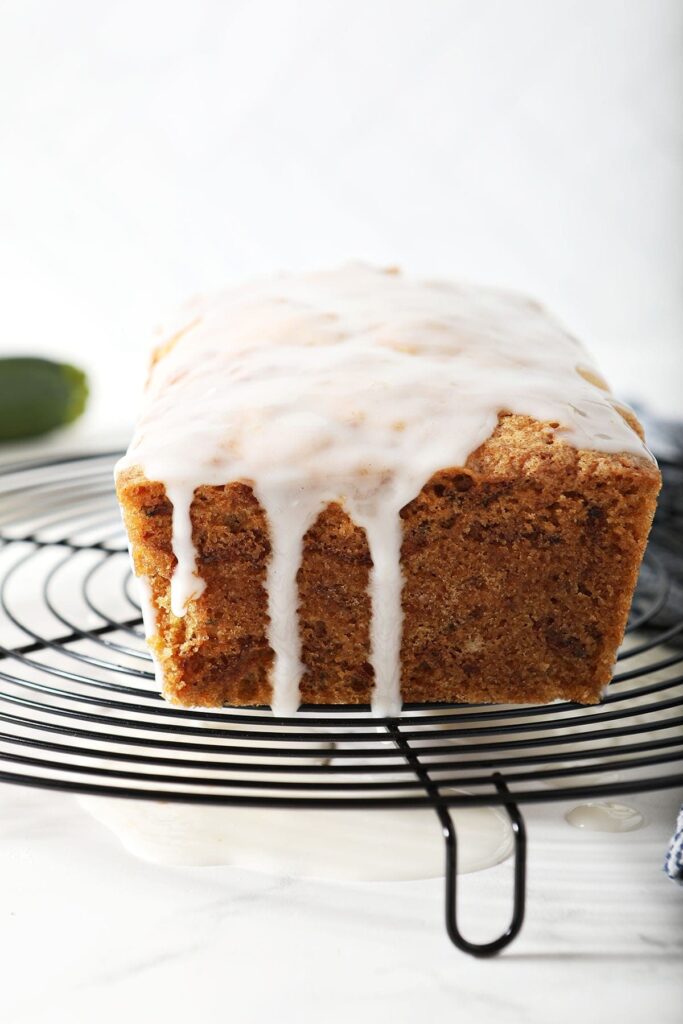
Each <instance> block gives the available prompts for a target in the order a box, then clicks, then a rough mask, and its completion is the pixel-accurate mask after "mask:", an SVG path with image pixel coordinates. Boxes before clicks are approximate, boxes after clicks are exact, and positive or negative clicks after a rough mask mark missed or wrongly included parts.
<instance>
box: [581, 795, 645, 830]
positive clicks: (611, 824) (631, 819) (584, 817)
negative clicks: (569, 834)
mask: <svg viewBox="0 0 683 1024" xmlns="http://www.w3.org/2000/svg"><path fill="white" fill-rule="evenodd" d="M565 819H566V820H567V821H568V822H569V824H570V825H573V826H574V828H581V829H586V830H587V831H588V832H635V831H636V829H639V828H642V827H643V825H644V824H645V818H644V817H643V815H642V814H641V813H640V811H638V810H636V808H635V807H629V806H628V804H618V803H614V802H611V801H608V802H606V803H587V804H579V805H578V807H572V809H571V810H570V811H567V813H566V814H565Z"/></svg>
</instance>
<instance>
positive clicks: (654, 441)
mask: <svg viewBox="0 0 683 1024" xmlns="http://www.w3.org/2000/svg"><path fill="white" fill-rule="evenodd" d="M636 410H637V412H638V416H639V418H640V420H641V422H642V423H643V426H644V427H645V434H646V436H647V440H648V444H649V445H650V447H651V448H652V451H653V452H654V453H655V455H657V456H658V457H659V458H660V459H669V460H671V461H673V462H677V463H681V462H683V422H680V421H673V420H662V419H658V418H657V417H655V416H651V415H650V414H649V413H648V411H647V410H646V409H642V408H638V407H637V406H636ZM666 500H667V493H666V481H665V485H664V490H663V491H662V495H661V499H660V504H663V503H665V502H666ZM653 546H654V548H655V551H656V549H657V544H656V540H655V538H654V537H653ZM663 555H664V556H665V557H666V561H667V565H668V566H669V568H670V570H671V574H672V577H673V579H672V585H671V591H670V593H669V600H668V601H667V607H666V608H665V609H662V612H663V617H662V619H661V621H657V620H653V625H656V626H660V627H663V628H667V627H669V626H673V625H675V624H676V623H677V622H680V620H681V615H682V614H683V560H682V559H681V558H680V555H678V556H677V555H675V554H674V553H672V552H671V551H667V552H663ZM651 585H652V583H651V581H650V579H649V577H648V568H647V566H644V567H643V572H642V573H641V577H640V579H639V581H638V589H639V591H640V592H641V594H643V595H645V594H646V593H647V591H648V589H649V588H650V586H651ZM682 641H683V635H681V634H679V635H678V636H677V637H674V638H672V641H671V642H672V643H673V644H674V645H675V646H679V645H680V644H681V642H682ZM664 871H665V872H666V874H667V875H668V877H669V878H670V879H671V880H672V882H677V883H678V884H679V885H683V807H682V808H681V811H680V814H679V815H678V821H677V822H676V831H675V832H674V834H673V837H672V839H671V843H670V844H669V849H668V850H667V853H666V857H665V858H664Z"/></svg>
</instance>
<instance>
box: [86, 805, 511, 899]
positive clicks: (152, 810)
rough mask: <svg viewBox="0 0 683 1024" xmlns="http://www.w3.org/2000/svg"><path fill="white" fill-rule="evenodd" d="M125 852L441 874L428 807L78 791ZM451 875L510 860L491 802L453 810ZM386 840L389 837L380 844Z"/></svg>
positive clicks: (332, 873) (327, 871) (319, 872)
mask: <svg viewBox="0 0 683 1024" xmlns="http://www.w3.org/2000/svg"><path fill="white" fill-rule="evenodd" d="M79 803H80V804H81V806H82V807H83V808H84V809H85V810H86V811H88V812H89V813H90V814H92V815H93V817H94V818H96V819H97V820H98V821H100V822H101V823H102V824H103V825H106V826H107V828H109V829H111V830H112V832H114V833H115V834H116V835H117V836H118V838H119V839H120V841H121V843H122V844H123V845H124V846H125V848H126V849H127V850H129V851H130V853H132V854H134V855H135V856H137V857H141V858H142V859H143V860H148V861H152V862H153V863H155V864H173V865H185V866H193V867H194V866H202V865H208V864H232V865H235V866H238V867H244V868H248V869H249V870H252V871H265V872H272V873H282V874H288V875H295V876H303V877H307V878H324V879H334V880H347V879H354V880H363V881H376V880H379V881H407V880H410V879H417V878H439V877H441V876H442V875H443V860H444V858H443V839H442V836H441V833H440V830H439V828H438V824H437V822H436V819H435V817H434V812H433V810H432V809H431V808H427V809H417V810H405V809H404V810H401V809H396V810H388V811H382V812H381V813H373V812H371V811H356V810H353V811H348V810H345V811H343V812H341V813H340V812H339V811H319V810H318V811H308V810H305V809H303V810H291V809H286V810H282V809H277V808H263V807H258V808H254V807H198V806H193V805H183V804H172V803H159V802H158V801H156V800H145V801H138V800H120V799H118V800H117V799H109V798H107V797H97V796H96V797H90V796H83V797H79ZM451 815H452V817H453V821H454V823H455V827H456V830H457V834H458V872H459V873H460V874H465V873H468V872H472V871H481V870H483V869H484V868H488V867H491V866H492V865H493V864H499V863H500V862H501V861H503V860H505V859H506V858H507V857H509V856H510V854H511V853H512V850H513V846H514V839H513V835H512V829H511V828H510V824H509V821H508V819H507V817H506V816H505V813H504V812H503V811H502V810H500V809H499V808H497V807H455V808H452V809H451ZM387 837H391V841H390V842H388V841H387Z"/></svg>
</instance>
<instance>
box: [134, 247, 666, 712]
mask: <svg viewBox="0 0 683 1024" xmlns="http://www.w3.org/2000/svg"><path fill="white" fill-rule="evenodd" d="M116 484H117V492H118V497H119V501H120V503H121V507H122V510H123V516H124V521H125V525H126V529H127V532H128V536H129V540H130V548H131V554H132V559H133V564H134V570H135V573H136V575H137V576H138V577H139V580H140V593H141V599H142V606H143V613H144V621H145V629H146V634H147V638H148V642H149V644H150V648H151V650H152V653H153V655H154V659H155V665H156V669H157V678H158V680H159V684H160V687H161V689H162V691H163V693H164V695H165V696H166V698H168V699H169V700H171V701H173V702H175V703H179V704H184V705H190V706H193V705H195V706H196V705H204V706H209V707H210V706H218V705H221V704H233V705H265V704H270V705H272V707H273V710H274V711H275V712H276V713H277V714H281V715H288V714H291V713H293V712H294V711H295V710H296V708H297V707H298V706H299V704H300V703H301V702H304V703H322V704H336V703H348V704H367V703H370V704H372V707H373V709H374V710H375V712H376V713H378V714H380V715H395V714H397V713H398V712H399V710H400V707H401V702H402V701H404V702H429V701H462V702H504V703H537V702H547V701H551V700H555V699H565V700H573V701H578V702H581V703H594V702H597V701H598V700H599V699H600V696H601V694H602V692H603V690H604V688H605V686H606V685H607V683H608V682H609V679H610V676H611V672H612V667H613V663H614V659H615V654H616V650H617V647H618V645H619V643H620V641H621V639H622V636H623V631H624V627H625V624H626V618H627V614H628V609H629V605H630V601H631V597H632V593H633V588H634V586H635V581H636V576H637V572H638V568H639V565H640V561H641V558H642V555H643V551H644V547H645V543H646V539H647V535H648V530H649V528H650V524H651V521H652V516H653V513H654V508H655V500H656V496H657V492H658V490H659V486H660V476H659V472H658V470H657V467H656V464H655V463H654V461H653V459H652V457H651V455H650V454H649V452H648V451H647V449H646V447H645V445H644V443H643V440H642V432H641V429H640V426H639V424H638V423H637V421H636V419H635V417H634V415H633V413H631V412H630V411H629V410H627V409H625V408H624V407H623V406H621V405H620V404H618V403H617V402H616V401H615V400H614V399H613V397H612V396H611V395H610V393H609V391H608V390H607V387H606V385H605V383H604V382H603V381H602V379H601V378H600V377H599V375H598V374H597V372H596V371H595V369H594V368H593V366H592V365H591V363H590V360H589V358H588V356H587V354H586V352H585V350H584V349H583V348H582V347H581V346H580V345H579V343H578V342H577V341H575V340H574V339H573V338H572V337H571V336H570V335H568V334H567V333H566V332H565V331H564V330H563V329H562V328H561V327H559V326H558V325H557V324H556V323H555V322H554V321H553V320H552V319H551V318H550V317H549V316H548V315H547V314H546V313H545V312H544V311H543V310H542V309H541V308H540V307H539V306H537V305H536V304H535V303H533V302H531V301H529V300H528V299H526V298H524V297H520V296H518V295H515V294H509V293H505V292H498V291H492V290H488V289H479V288H472V287H464V286H459V285H455V284H451V283H445V282H441V281H434V282H413V281H410V280H407V279H405V278H404V277H403V275H401V274H398V273H397V272H396V271H394V270H389V271H379V270H375V269H372V268H369V267H365V266H361V265H358V266H357V265H353V266H351V267H347V268H344V269H343V270H340V271H336V272H330V273H320V274H314V275H309V276H296V275H286V276H285V275H283V276H280V277H276V278H274V279H270V280H266V281H262V282H257V283H255V284H252V285H248V286H245V287H243V288H235V289H232V290H229V291H227V292H225V293H222V294H221V295H218V296H215V297H213V298H211V299H205V300H198V301H196V302H195V303H193V304H192V305H191V306H190V307H188V308H187V309H186V310H185V311H184V313H183V315H182V317H181V318H180V320H179V322H178V323H176V324H175V325H173V326H172V327H171V328H170V329H169V330H167V331H166V332H165V334H164V336H163V338H162V342H161V344H160V345H159V346H158V348H157V350H156V352H155V354H154V358H153V365H152V371H151V375H150V380H149V382H148V386H147V391H146V399H145V405H144V409H143V413H142V416H141V418H140V420H139V423H138V428H137V431H136V434H135V437H134V439H133V441H132V443H131V446H130V448H129V450H128V453H127V454H126V456H125V457H124V458H123V459H122V460H121V462H120V463H119V465H118V467H117V474H116Z"/></svg>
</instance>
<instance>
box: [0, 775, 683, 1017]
mask: <svg viewBox="0 0 683 1024" xmlns="http://www.w3.org/2000/svg"><path fill="white" fill-rule="evenodd" d="M679 799H680V794H677V793H674V792H669V793H658V794H645V795H640V796H638V797H637V798H636V797H634V798H633V799H629V803H631V804H632V805H633V806H635V807H637V808H639V809H640V810H641V811H642V812H643V813H644V815H645V817H646V821H647V824H646V826H645V827H644V828H643V829H641V830H640V831H637V832H632V833H627V834H621V835H613V834H604V833H602V834H596V833H592V834H589V833H585V832H580V831H577V830H576V829H573V828H571V827H570V826H569V825H568V824H566V822H565V821H564V812H565V810H566V809H567V806H568V805H565V804H554V805H549V806H544V807H533V808H530V809H529V810H528V812H527V815H526V816H527V821H528V824H529V835H530V861H529V893H528V907H527V921H526V924H525V926H524V929H523V931H522V934H521V935H520V937H519V938H518V940H517V941H516V942H515V943H514V945H513V946H511V947H510V948H509V950H508V951H507V952H505V953H503V954H502V955H501V956H500V957H498V958H497V959H495V960H488V961H477V960H474V959H472V958H470V957H467V956H464V955H462V954H460V953H459V952H457V951H456V950H455V949H454V948H453V947H452V946H451V945H450V944H449V942H448V940H447V938H446V934H445V931H444V928H443V924H442V898H443V896H442V881H441V880H439V879H431V880H428V881H416V882H400V883H397V882H392V883H359V882H354V883H349V882H345V883H329V882H318V881H311V880H302V879H293V878H287V877H273V876H270V875H263V874H257V873H252V872H248V871H244V870H239V869H236V868H227V867H213V868H178V867H174V868H169V867H158V866H155V865H152V864H148V863H145V862H143V861H141V860H138V859H136V858H134V857H132V856H131V855H129V854H128V853H126V852H125V851H124V850H123V848H122V847H121V846H120V844H119V842H118V840H117V839H115V837H114V836H113V835H111V834H110V833H109V832H108V831H107V830H106V829H105V828H104V827H103V826H101V825H99V824H98V823H97V822H96V821H95V820H94V819H93V818H91V817H90V816H89V815H88V814H86V813H85V812H84V811H83V810H82V809H81V807H80V806H79V804H78V803H77V801H76V800H75V799H74V798H73V797H71V796H66V795H62V794H58V793H44V792H40V791H34V790H25V789H20V788H18V787H14V786H8V785H4V786H0V879H2V882H1V883H0V884H1V886H2V890H3V891H2V895H1V896H0V921H1V922H2V923H1V925H0V963H2V996H1V1002H2V1013H1V1017H2V1020H3V1021H4V1022H6V1024H29V1022H31V1024H37V1022H40V1024H43V1022H48V1021H49V1022H50V1024H60V1022H69V1024H73V1022H81V1021H82V1022H90V1021H93V1020H97V1021H98V1022H99V1024H108V1022H110V1021H111V1022H114V1021H117V1022H118V1021H120V1020H122V1019H123V1020H131V1021H135V1022H137V1021H144V1020H150V1019H152V1020H164V1021H168V1022H169V1024H176V1022H178V1024H181V1022H183V1024H184V1022H186V1021H188V1020H193V1021H201V1022H212V1021H223V1020H226V1019H227V1020H234V1021H239V1022H240V1024H249V1022H254V1024H265V1022H270V1021H278V1022H283V1024H284V1022H287V1024H288V1022H292V1024H293V1022H306V1021H320V1020H324V1021H325V1022H326V1024H334V1022H337V1021H339V1022H340V1024H341V1022H342V1021H343V1022H347V1021H348V1020H349V1019H353V1020H355V1021H358V1022H359V1024H361V1022H365V1021H368V1022H370V1021H376V1020H381V1021H389V1020H391V1021H398V1022H406V1024H413V1022H415V1021H418V1020H420V1021H425V1022H429V1024H432V1022H434V1024H437V1022H439V1021H446V1020H448V1021H451V1020H453V1019H455V1018H457V1019H462V1020H467V1021H468V1024H478V1022H487V1024H488V1022H494V1021H495V1022H496V1024H498V1022H500V1024H508V1022H510V1024H513V1022H524V1024H533V1022H535V1021H539V1022H544V1024H545V1022H547V1021H548V1020H553V1021H554V1022H559V1024H562V1022H564V1021H567V1022H570V1021H572V1022H573V1021H575V1020H577V1019H583V1020H586V1021H593V1020H597V1019H599V1018H602V1016H603V1015H609V1019H613V1020H618V1021H620V1022H631V1021H632V1022H634V1024H635V1022H641V1021H644V1020H653V1021H657V1022H658V1024H669V1022H670V1024H674V1022H677V1021H679V1020H680V1014H681V1006H683V973H682V972H681V967H680V965H681V954H682V952H683V899H681V896H682V893H681V892H680V890H678V889H677V888H676V887H675V886H673V885H672V883H671V882H669V881H668V880H667V879H666V878H665V876H664V875H663V873H662V871H661V860H662V855H663V850H664V846H665V843H666V841H667V838H668V835H669V833H670V831H671V826H672V823H673V820H674V815H675V810H676V807H677V804H678V802H679ZM435 835H437V828H436V823H435ZM511 872H512V868H511V862H510V861H508V862H506V863H504V864H501V865H499V866H498V867H495V868H491V869H489V870H486V871H482V872H479V873H477V874H472V875H467V876H464V877H463V879H462V882H461V903H462V923H463V928H464V929H465V928H466V929H467V933H468V935H471V936H472V937H475V938H480V939H483V938H486V937H488V936H490V935H491V934H492V933H493V932H494V931H495V930H496V929H497V928H499V927H500V926H501V925H502V924H503V923H504V920H505V917H506V914H507V913H508V907H509V899H510V894H511V889H510V885H511Z"/></svg>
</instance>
